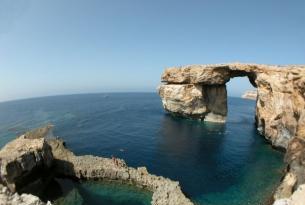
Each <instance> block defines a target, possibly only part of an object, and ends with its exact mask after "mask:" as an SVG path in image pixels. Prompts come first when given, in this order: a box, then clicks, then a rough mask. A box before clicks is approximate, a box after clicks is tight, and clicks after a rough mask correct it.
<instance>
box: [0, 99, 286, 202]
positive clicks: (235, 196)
mask: <svg viewBox="0 0 305 205" xmlns="http://www.w3.org/2000/svg"><path fill="white" fill-rule="evenodd" d="M254 106H255V102H253V101H250V100H244V99H240V98H229V114H228V122H227V123H226V124H213V123H202V122H198V121H194V120H186V119H182V118H174V117H172V116H170V115H168V114H166V113H165V112H164V110H163V108H162V106H161V101H160V98H159V97H158V96H157V94H155V93H137V94H136V93H125V94H119V93H117V94H111V93H110V94H88V95H70V96H57V97H45V98H36V99H29V100H21V101H13V102H6V103H0V136H1V138H0V146H2V145H4V144H5V143H6V142H7V141H9V140H10V139H12V138H13V137H14V136H15V135H16V134H18V133H21V132H23V131H26V130H28V129H30V128H35V127H37V126H40V125H43V124H45V123H49V122H50V123H52V124H54V125H55V129H54V134H55V135H58V136H60V137H62V138H64V140H65V141H66V142H67V145H68V147H69V148H70V149H72V150H73V151H74V152H75V153H77V154H94V155H99V156H108V157H110V156H111V155H114V156H117V157H120V158H123V159H125V161H126V162H127V163H128V164H129V165H130V166H146V167H147V168H148V170H149V171H150V172H151V173H154V174H157V175H163V176H166V177H169V178H171V179H173V180H178V181H179V182H180V184H181V186H182V189H183V191H184V192H185V193H186V195H187V196H189V197H190V198H191V199H192V200H193V201H195V202H196V203H198V204H204V205H247V204H249V205H259V204H262V203H264V202H265V201H267V200H268V199H269V197H270V196H271V194H272V192H273V190H274V188H275V187H276V186H277V184H278V182H279V180H280V178H281V176H282V170H283V168H284V165H283V154H282V153H280V152H278V151H275V150H273V149H272V148H271V147H270V145H269V144H268V143H267V142H266V141H265V140H264V138H263V137H261V136H259V135H258V134H257V132H256V129H255V126H254V109H255V108H254ZM84 186H85V185H84ZM101 186H102V185H101ZM125 188H126V187H125ZM98 190H102V188H101V187H99V186H92V188H90V189H88V191H86V192H82V193H83V195H84V196H83V198H86V195H90V194H91V193H92V194H93V195H94V196H102V198H105V195H102V194H101V195H99V194H94V193H95V191H96V192H98ZM110 190H111V189H110ZM125 190H128V188H127V189H125ZM132 192H137V191H135V190H133V191H132ZM103 193H106V195H107V196H108V198H111V197H112V198H117V197H116V195H115V193H116V191H109V192H103ZM81 195H82V194H81ZM140 195H141V194H140ZM75 196H77V195H75ZM106 198H107V197H106ZM135 198H137V195H135ZM139 198H141V197H139ZM76 199H77V198H76ZM95 199H96V198H95ZM91 204H94V203H93V202H91ZM97 204H99V203H97ZM106 204H107V203H106ZM131 204H132V203H131Z"/></svg>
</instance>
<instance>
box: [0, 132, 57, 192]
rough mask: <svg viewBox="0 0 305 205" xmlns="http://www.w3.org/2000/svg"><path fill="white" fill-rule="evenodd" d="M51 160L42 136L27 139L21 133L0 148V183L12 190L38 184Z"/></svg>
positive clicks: (49, 150) (48, 147) (48, 149)
mask: <svg viewBox="0 0 305 205" xmlns="http://www.w3.org/2000/svg"><path fill="white" fill-rule="evenodd" d="M52 161H53V155H52V152H51V148H50V146H49V145H48V144H47V143H46V140H45V139H44V138H37V139H35V138H32V139H27V138H26V135H22V136H20V137H19V138H17V139H15V140H13V141H11V142H10V143H8V144H7V145H5V146H4V147H3V148H2V149H1V150H0V183H2V184H4V185H5V186H7V187H8V188H9V190H10V191H12V192H15V191H20V190H22V189H26V187H29V186H34V185H35V184H39V183H40V182H41V178H42V175H43V173H44V172H45V171H46V170H48V169H49V168H50V167H51V165H52ZM32 188H33V187H32Z"/></svg>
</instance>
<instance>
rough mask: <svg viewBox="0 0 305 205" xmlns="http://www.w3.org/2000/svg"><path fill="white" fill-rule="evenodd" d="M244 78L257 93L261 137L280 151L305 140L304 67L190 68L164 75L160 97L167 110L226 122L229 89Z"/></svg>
mask: <svg viewBox="0 0 305 205" xmlns="http://www.w3.org/2000/svg"><path fill="white" fill-rule="evenodd" d="M241 76H245V77H247V78H248V79H249V81H250V83H251V84H252V85H253V86H254V87H256V88H257V103H256V122H257V129H258V131H259V132H260V133H261V134H262V135H264V136H265V137H266V138H267V139H268V140H269V141H270V142H271V143H272V145H274V146H275V147H279V148H283V149H287V147H288V144H289V142H290V140H292V139H293V138H294V137H296V136H298V137H301V138H305V66H270V65H258V64H240V63H233V64H219V65H217V64H216V65H190V66H182V67H172V68H168V69H166V70H165V71H164V73H163V75H162V78H161V81H162V83H163V84H162V85H161V86H160V87H159V94H160V97H161V99H162V103H163V106H164V108H165V110H167V111H169V112H170V113H173V114H175V115H181V116H184V117H190V118H195V119H200V120H204V121H213V122H224V121H225V119H226V115H227V95H226V85H225V84H226V83H227V82H228V81H229V80H230V79H231V78H234V77H241Z"/></svg>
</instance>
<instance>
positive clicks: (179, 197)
mask: <svg viewBox="0 0 305 205" xmlns="http://www.w3.org/2000/svg"><path fill="white" fill-rule="evenodd" d="M49 130H50V129H49V128H39V129H36V130H34V131H31V132H27V133H26V134H24V135H22V136H20V137H18V138H16V139H15V140H13V141H11V142H9V143H8V144H7V145H6V146H4V147H3V148H2V149H1V151H0V159H1V164H0V165H1V167H0V171H1V172H0V174H1V175H0V176H1V180H0V201H1V202H0V205H2V204H8V205H17V204H22V205H34V204H35V205H44V204H45V203H44V202H42V201H41V200H40V199H39V198H38V197H36V196H33V195H31V194H25V193H29V192H27V191H26V189H25V187H31V188H33V187H37V186H38V188H41V189H42V190H43V186H44V185H45V184H43V183H39V181H40V180H41V179H46V178H54V177H68V178H74V179H79V180H90V179H92V180H116V181H121V182H123V183H128V184H133V185H135V186H139V187H142V188H143V189H146V190H149V191H151V192H152V193H153V196H152V202H151V204H152V205H177V204H179V205H193V203H192V202H191V201H190V200H189V199H188V198H187V197H186V196H185V195H184V194H183V192H182V191H181V188H180V186H179V182H175V181H172V180H170V179H168V178H164V177H162V176H156V175H152V174H150V173H149V172H148V171H147V169H146V168H145V167H138V168H132V167H128V166H127V164H126V163H125V162H124V160H122V159H117V158H112V159H109V158H103V157H97V156H92V155H84V156H76V155H75V154H74V153H73V152H71V151H70V150H68V149H67V148H66V147H65V143H64V141H62V140H60V139H59V138H56V139H55V138H47V139H46V138H44V137H45V136H47V134H48V133H49ZM42 181H44V182H46V183H47V182H48V180H42ZM31 191H33V190H31ZM17 192H18V193H20V194H18V193H17ZM47 204H50V202H48V203H47Z"/></svg>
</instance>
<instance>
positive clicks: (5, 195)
mask: <svg viewBox="0 0 305 205" xmlns="http://www.w3.org/2000/svg"><path fill="white" fill-rule="evenodd" d="M0 205H51V203H50V202H47V203H44V202H42V201H41V200H40V199H39V198H38V197H37V196H33V195H32V194H21V195H19V194H18V193H15V194H13V193H12V192H11V191H10V190H9V189H8V188H7V187H5V186H3V185H2V184H0Z"/></svg>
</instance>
